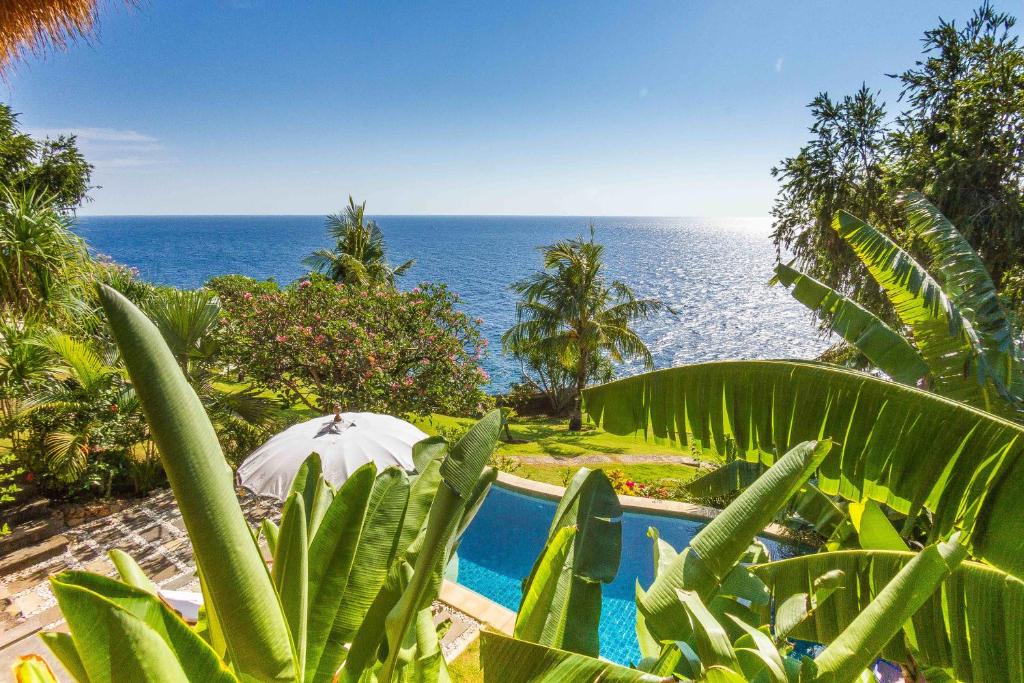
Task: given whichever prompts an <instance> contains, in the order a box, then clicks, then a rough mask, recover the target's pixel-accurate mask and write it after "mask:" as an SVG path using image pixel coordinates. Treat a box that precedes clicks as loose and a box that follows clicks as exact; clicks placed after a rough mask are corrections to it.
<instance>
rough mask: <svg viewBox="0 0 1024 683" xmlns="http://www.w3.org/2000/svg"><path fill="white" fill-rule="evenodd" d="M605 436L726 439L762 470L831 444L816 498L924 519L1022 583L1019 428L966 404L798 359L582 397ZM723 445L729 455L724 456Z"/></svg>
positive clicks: (717, 446)
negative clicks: (803, 445)
mask: <svg viewBox="0 0 1024 683" xmlns="http://www.w3.org/2000/svg"><path fill="white" fill-rule="evenodd" d="M584 396H585V399H586V402H587V409H588V412H589V413H590V416H591V417H592V418H593V419H594V421H595V422H596V423H597V424H598V425H599V426H601V427H603V428H605V429H606V430H608V431H610V432H613V433H616V434H630V433H635V432H637V431H639V432H641V433H642V435H643V436H645V437H647V438H651V439H654V440H655V441H667V442H673V443H677V444H681V445H690V444H693V446H694V447H698V448H708V449H714V450H717V451H718V452H719V453H721V454H722V455H723V456H724V455H725V451H726V443H727V437H728V439H729V440H731V443H732V444H734V445H735V447H737V448H738V449H739V450H740V453H741V457H743V458H745V459H746V460H749V461H751V462H762V463H764V464H770V463H772V462H774V461H775V460H776V459H777V458H778V454H780V453H784V452H786V451H787V450H788V449H789V448H791V447H792V446H793V445H794V444H796V443H799V442H801V441H805V440H809V439H818V438H832V439H834V440H835V441H836V446H835V447H834V448H833V449H832V451H831V452H830V453H829V455H828V457H826V458H825V459H824V461H823V462H822V464H821V466H820V467H819V468H818V472H817V476H818V479H817V485H818V488H820V489H821V490H822V491H823V492H824V493H826V494H828V495H839V496H842V497H843V498H845V499H846V500H849V501H860V500H863V499H865V498H870V499H872V500H875V501H877V502H879V503H882V504H884V505H888V506H889V507H891V508H893V509H894V510H896V511H897V512H900V513H901V514H905V515H908V516H916V515H917V514H918V513H920V512H921V510H922V509H928V510H930V511H931V512H932V525H931V529H930V538H931V539H932V540H935V539H938V538H942V537H943V536H948V535H949V534H950V533H952V532H953V531H954V530H955V529H957V528H959V529H962V530H963V531H964V532H965V537H967V538H966V539H965V541H966V542H967V543H968V545H969V547H970V550H971V552H972V554H973V555H974V556H975V557H979V558H982V559H984V560H985V561H987V562H989V563H991V564H993V565H995V566H997V567H999V568H1001V569H1003V570H1004V571H1007V572H1009V573H1011V574H1013V575H1015V576H1022V577H1024V518H1022V517H1021V515H1020V513H1019V509H1020V508H1019V502H1020V501H1021V500H1024V457H1022V453H1024V438H1022V437H1024V429H1022V428H1021V427H1020V426H1019V425H1017V424H1014V423H1012V422H1009V421H1007V420H1004V419H1001V418H999V417H998V416H996V415H992V414H990V413H986V412H983V411H980V410H977V409H974V408H971V407H970V406H967V405H964V404H962V403H958V402H956V401H951V400H949V399H947V398H944V397H941V396H938V395H936V394H933V393H929V392H925V391H921V390H918V389H915V388H913V387H909V386H905V385H901V384H896V383H894V382H888V381H885V380H882V379H879V378H877V377H873V376H871V375H868V374H865V373H861V372H857V371H854V370H848V369H845V368H838V367H835V366H828V365H825V364H821V363H812V362H801V361H737V362H731V361H730V362H720V363H702V364H697V365H690V366H683V367H679V368H672V369H669V370H661V371H657V372H651V373H646V374H643V375H637V376H634V377H629V378H626V379H622V380H618V381H616V382H612V383H609V384H604V385H601V386H597V387H593V388H590V389H587V390H586V391H585V392H584ZM731 447H733V446H730V448H731Z"/></svg>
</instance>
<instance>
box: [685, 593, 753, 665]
mask: <svg viewBox="0 0 1024 683" xmlns="http://www.w3.org/2000/svg"><path fill="white" fill-rule="evenodd" d="M676 595H677V596H679V602H680V603H682V607H683V609H684V610H685V613H686V614H687V615H688V616H689V617H690V625H691V628H692V631H693V634H694V636H695V642H696V646H697V655H698V656H699V657H700V661H701V664H702V665H703V666H705V667H712V666H722V667H725V668H728V669H732V670H733V671H736V670H737V669H739V668H740V666H739V662H738V661H737V660H736V655H735V653H733V651H732V642H731V641H730V640H729V636H728V634H727V633H726V632H725V629H724V628H722V625H721V624H719V623H718V620H717V619H715V617H714V616H713V615H712V614H711V612H709V611H708V608H707V606H706V605H705V604H704V602H703V601H702V600H701V599H700V596H699V595H697V593H694V592H693V591H687V590H677V591H676Z"/></svg>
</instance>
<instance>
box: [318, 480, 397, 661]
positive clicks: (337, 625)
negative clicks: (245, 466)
mask: <svg viewBox="0 0 1024 683" xmlns="http://www.w3.org/2000/svg"><path fill="white" fill-rule="evenodd" d="M408 501H409V479H408V477H407V476H406V474H405V472H403V471H402V470H400V469H398V468H397V467H389V468H387V469H385V470H384V471H383V472H381V473H380V474H378V475H377V478H376V480H375V481H374V482H373V489H372V490H371V491H370V500H369V503H368V504H367V508H366V516H365V520H364V521H363V529H362V532H361V533H360V534H359V546H358V547H357V548H356V554H355V559H354V560H353V562H352V572H351V576H350V578H349V581H348V584H347V585H346V586H345V595H344V596H343V597H342V599H341V603H340V604H341V608H340V609H339V610H338V613H337V614H336V616H335V618H334V624H333V626H332V627H331V633H330V636H329V637H328V640H327V645H326V647H325V648H324V653H323V656H322V657H321V659H320V666H319V671H318V674H317V675H318V677H321V676H322V677H326V678H327V680H330V678H331V677H333V675H334V673H335V672H336V671H337V670H338V667H340V666H341V663H342V661H343V660H344V658H345V645H346V643H349V642H351V640H352V637H353V635H354V634H355V632H356V630H357V629H358V628H359V626H360V624H361V623H362V622H363V620H364V619H365V618H366V613H367V611H368V610H369V609H370V606H371V604H372V603H373V600H374V598H375V597H376V596H377V593H378V592H379V591H380V589H381V587H382V586H383V585H384V580H385V579H386V578H387V574H388V569H389V568H390V567H391V564H392V562H393V561H394V559H395V554H396V553H397V551H398V541H399V537H400V532H401V527H402V520H403V519H404V517H405V509H406V505H407V503H408Z"/></svg>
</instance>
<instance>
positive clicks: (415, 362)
mask: <svg viewBox="0 0 1024 683" xmlns="http://www.w3.org/2000/svg"><path fill="white" fill-rule="evenodd" d="M209 287H211V288H212V289H214V290H215V291H216V292H217V293H218V295H219V297H220V300H221V304H222V306H223V312H222V318H221V326H222V332H223V334H224V335H225V336H226V340H225V343H224V344H223V346H222V348H223V350H224V354H225V360H227V361H228V362H230V363H231V364H232V365H233V366H235V368H236V369H237V370H238V372H239V373H240V374H241V373H244V377H245V379H246V380H248V381H251V382H253V383H254V384H256V385H258V386H260V387H265V388H267V389H270V390H272V391H276V392H278V393H281V394H282V395H284V396H285V397H287V398H288V399H289V400H290V401H292V402H297V403H302V404H305V405H306V406H309V407H310V408H313V409H316V410H320V411H324V412H326V411H329V410H330V408H331V407H332V406H334V405H335V404H337V405H340V406H341V407H342V409H344V410H368V411H378V412H389V413H398V414H401V413H417V414H426V413H431V412H440V413H447V414H453V415H460V414H467V413H473V412H475V411H476V410H477V409H478V407H479V406H480V404H481V403H482V402H484V401H485V400H486V397H485V395H484V393H483V391H482V385H483V384H485V383H486V382H487V381H488V379H489V378H488V377H487V373H486V372H485V371H484V370H483V369H482V368H481V367H480V366H479V363H478V361H479V359H480V358H481V357H482V356H483V353H484V349H485V347H486V340H485V339H483V338H482V337H481V336H480V331H479V328H478V323H477V322H476V321H473V320H471V319H469V318H468V317H467V316H466V314H465V313H462V312H460V311H458V310H457V309H456V308H455V304H456V301H457V300H458V296H457V295H455V294H453V293H452V292H450V291H449V290H448V289H447V288H446V287H445V286H443V285H424V286H423V288H422V289H421V288H418V287H417V288H415V289H413V290H412V291H409V292H400V291H396V290H395V289H393V288H390V287H383V286H379V287H356V286H351V285H345V284H341V283H334V282H332V281H330V280H329V279H328V278H326V277H323V276H319V275H312V276H310V277H309V278H308V279H305V280H301V281H299V282H296V283H294V284H292V285H289V286H288V287H285V288H280V287H278V285H277V284H276V283H273V282H258V281H256V280H252V279H251V278H246V277H242V276H237V275H233V276H227V277H220V278H214V279H213V280H211V281H210V283H209Z"/></svg>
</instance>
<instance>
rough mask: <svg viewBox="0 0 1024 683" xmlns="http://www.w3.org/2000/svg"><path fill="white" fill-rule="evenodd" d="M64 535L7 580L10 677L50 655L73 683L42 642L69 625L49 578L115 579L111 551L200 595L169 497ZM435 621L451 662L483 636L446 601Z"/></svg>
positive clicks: (273, 513) (164, 583)
mask: <svg viewBox="0 0 1024 683" xmlns="http://www.w3.org/2000/svg"><path fill="white" fill-rule="evenodd" d="M240 501H241V504H242V510H243V512H244V513H245V516H246V519H247V520H248V521H249V523H250V524H251V525H253V527H254V528H255V527H256V526H257V525H258V524H259V523H260V521H262V520H263V519H264V518H265V517H270V518H271V519H273V520H274V521H275V522H278V521H280V517H281V513H280V507H279V505H278V504H277V502H276V501H273V500H268V499H261V498H258V497H255V496H251V495H246V496H243V497H242V498H241V499H240ZM63 535H64V536H65V537H66V538H67V540H68V543H67V548H66V550H65V551H64V552H63V553H62V554H60V555H57V556H55V557H51V558H50V559H47V560H44V561H42V562H39V563H37V564H33V565H31V566H29V567H26V568H24V569H21V570H19V571H16V572H12V573H11V574H10V575H7V576H2V577H0V604H3V605H5V608H4V612H3V614H2V615H0V617H2V618H0V671H8V670H9V667H10V665H11V664H12V663H13V661H14V660H15V658H16V657H17V656H19V655H22V654H27V653H29V652H32V653H38V654H42V655H44V656H45V657H46V659H47V660H48V661H49V662H50V665H51V666H52V667H53V668H54V670H55V671H57V673H58V675H59V676H60V675H62V674H63V675H64V676H66V673H64V672H63V670H62V669H61V667H60V666H59V663H58V662H56V661H55V660H54V658H53V657H52V656H51V655H50V654H49V652H48V651H47V649H46V647H45V646H44V645H43V644H42V642H40V641H39V640H38V638H36V637H35V634H36V633H38V632H39V631H40V630H54V629H58V630H59V629H61V628H62V625H63V619H61V615H60V609H59V607H58V606H57V601H56V599H55V598H54V596H53V593H52V591H51V590H50V584H49V581H47V579H48V577H49V576H51V575H52V574H56V573H58V572H61V571H64V570H66V569H75V570H84V571H90V572H96V573H99V574H105V575H108V576H114V575H116V573H117V572H116V569H115V568H114V565H113V564H112V563H111V562H110V560H109V559H108V558H107V551H108V550H110V549H113V548H119V549H120V550H123V551H124V552H126V553H128V554H129V555H131V556H132V557H133V558H134V559H135V561H136V562H138V563H139V565H140V566H141V567H142V569H143V570H144V571H145V572H146V574H147V575H148V576H149V578H150V579H152V580H153V582H154V583H156V584H157V585H158V586H159V587H160V588H165V589H171V590H186V591H198V590H199V580H198V579H197V578H196V577H195V575H194V574H195V564H194V563H193V561H192V544H191V543H190V542H189V539H188V535H187V534H186V533H185V525H184V522H183V521H182V519H181V514H180V513H179V511H178V506H177V505H176V503H175V501H174V496H173V495H172V494H171V492H170V491H169V490H165V491H161V492H159V493H157V494H155V495H153V496H151V497H149V498H147V499H145V500H143V501H140V502H139V503H137V504H135V505H132V506H130V507H128V508H126V509H124V510H122V511H121V512H118V513H115V514H112V515H109V516H107V517H102V518H99V519H95V520H92V521H89V522H86V523H84V524H81V525H79V526H76V527H73V528H70V529H66V530H65V531H64V532H63ZM434 621H435V623H441V622H442V621H449V622H451V626H450V628H449V630H448V633H447V635H446V637H445V638H444V639H443V640H442V642H441V646H442V651H443V652H444V654H445V658H446V659H448V660H449V661H450V660H451V659H452V658H453V657H454V656H456V655H457V654H458V653H459V652H461V651H462V650H463V649H464V648H465V646H466V644H467V643H468V641H470V640H472V639H473V638H475V637H476V635H477V633H479V626H480V625H479V623H478V622H476V621H475V620H473V619H472V618H470V617H468V616H466V615H465V614H462V613H461V612H460V611H459V610H456V609H454V608H452V607H451V606H449V605H446V604H443V603H440V602H438V603H435V605H434ZM0 675H2V674H0ZM61 680H65V678H64V677H62V678H61ZM67 680H70V678H67Z"/></svg>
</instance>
